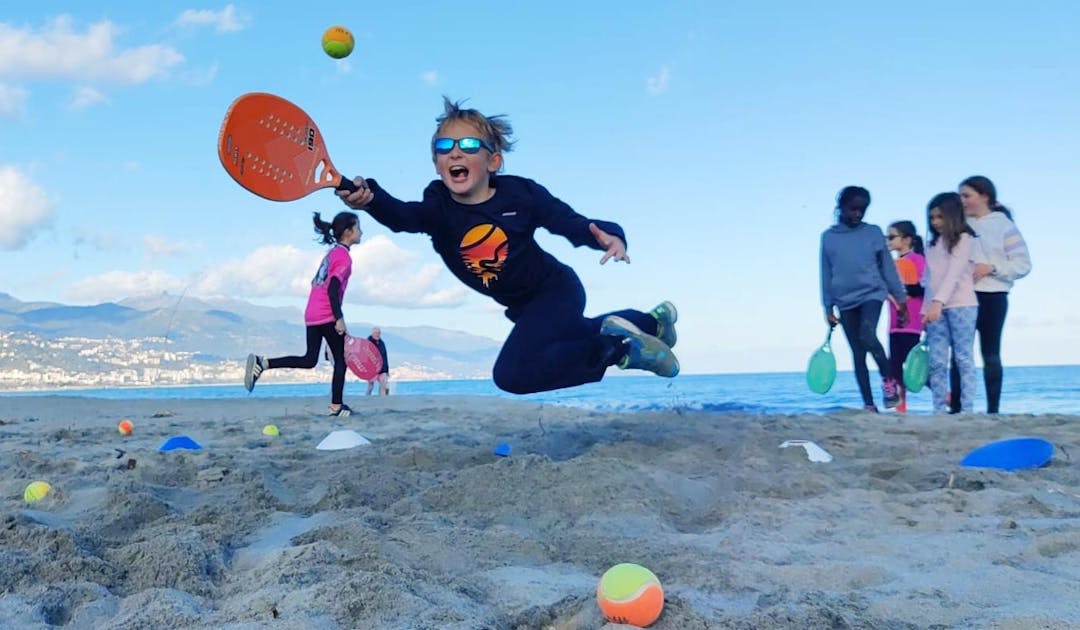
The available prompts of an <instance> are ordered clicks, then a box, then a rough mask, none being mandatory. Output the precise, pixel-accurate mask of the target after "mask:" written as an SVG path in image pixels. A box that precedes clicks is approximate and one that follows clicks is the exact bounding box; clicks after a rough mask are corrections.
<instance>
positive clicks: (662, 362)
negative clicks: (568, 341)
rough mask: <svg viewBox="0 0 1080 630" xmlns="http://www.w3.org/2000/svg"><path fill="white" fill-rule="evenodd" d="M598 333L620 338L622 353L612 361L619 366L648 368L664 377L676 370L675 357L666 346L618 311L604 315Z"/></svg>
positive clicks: (677, 365) (677, 363) (624, 367)
mask: <svg viewBox="0 0 1080 630" xmlns="http://www.w3.org/2000/svg"><path fill="white" fill-rule="evenodd" d="M600 334H602V335H612V336H615V337H622V338H623V344H624V345H625V346H626V354H625V355H623V357H622V359H621V360H620V361H619V362H618V363H617V364H616V365H618V366H619V368H620V369H623V370H628V369H635V370H648V371H650V372H652V373H653V374H656V375H657V376H664V377H667V378H672V377H674V376H676V375H677V374H678V373H679V360H678V359H677V358H676V357H675V353H674V352H672V351H671V347H670V346H668V345H667V344H666V343H664V342H663V341H661V340H660V339H659V338H657V337H654V336H652V335H650V334H647V333H644V332H642V331H641V329H640V328H638V327H637V326H635V325H634V324H633V323H632V322H630V321H628V320H626V319H624V318H622V317H619V316H618V315H609V316H607V317H605V318H604V322H603V323H602V324H601V325H600Z"/></svg>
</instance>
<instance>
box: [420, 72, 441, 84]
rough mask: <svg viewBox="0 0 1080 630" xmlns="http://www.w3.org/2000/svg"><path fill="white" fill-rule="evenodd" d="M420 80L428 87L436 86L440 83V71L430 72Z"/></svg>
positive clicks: (424, 74) (422, 75) (421, 76)
mask: <svg viewBox="0 0 1080 630" xmlns="http://www.w3.org/2000/svg"><path fill="white" fill-rule="evenodd" d="M420 80H421V81H423V82H424V83H426V84H428V85H436V84H438V82H439V71H438V70H428V71H427V72H425V73H423V74H421V75H420Z"/></svg>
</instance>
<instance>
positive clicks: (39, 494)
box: [23, 481, 52, 503]
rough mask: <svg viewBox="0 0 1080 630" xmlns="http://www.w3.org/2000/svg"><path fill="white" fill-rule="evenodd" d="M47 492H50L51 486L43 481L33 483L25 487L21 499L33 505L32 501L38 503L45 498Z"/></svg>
mask: <svg viewBox="0 0 1080 630" xmlns="http://www.w3.org/2000/svg"><path fill="white" fill-rule="evenodd" d="M49 490H52V486H50V485H49V484H48V483H46V482H44V481H35V482H33V483H31V484H30V485H28V486H26V490H24V491H23V499H25V500H26V502H27V503H33V502H34V501H40V500H42V499H44V498H45V495H46V494H49Z"/></svg>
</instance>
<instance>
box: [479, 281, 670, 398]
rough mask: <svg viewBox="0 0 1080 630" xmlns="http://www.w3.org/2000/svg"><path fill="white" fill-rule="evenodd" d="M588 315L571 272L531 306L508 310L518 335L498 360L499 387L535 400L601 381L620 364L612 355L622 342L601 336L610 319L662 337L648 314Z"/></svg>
mask: <svg viewBox="0 0 1080 630" xmlns="http://www.w3.org/2000/svg"><path fill="white" fill-rule="evenodd" d="M584 313H585V289H584V287H582V286H581V281H580V280H578V277H577V275H576V274H575V273H574V272H573V271H572V270H570V269H569V268H566V269H565V270H564V271H563V272H562V273H560V274H558V275H557V276H556V277H553V278H551V279H550V280H548V281H547V282H546V283H545V284H544V286H543V287H541V288H540V290H539V291H537V292H536V293H535V294H534V295H532V296H531V297H530V299H529V301H528V302H526V303H525V304H522V305H520V306H515V307H512V308H508V309H506V316H507V317H508V318H509V319H510V321H512V322H514V329H513V330H511V331H510V335H509V336H508V337H507V338H506V342H505V343H503V347H502V350H500V351H499V357H498V358H497V359H495V367H494V368H493V369H492V378H493V380H494V381H495V385H496V386H497V387H498V388H499V389H501V390H503V391H506V392H510V393H511V394H532V393H535V392H544V391H550V390H553V389H562V388H564V387H573V386H575V385H582V384H584V383H595V382H596V381H599V380H600V379H602V378H603V377H604V372H605V370H607V368H608V366H609V365H611V364H612V362H613V357H614V358H618V357H617V356H615V354H613V352H612V351H613V349H614V348H615V347H617V345H618V343H619V342H618V340H616V339H615V338H614V337H609V336H607V335H601V334H600V324H601V323H602V322H603V321H604V318H605V317H607V316H608V315H618V316H620V317H624V318H626V319H628V320H630V321H631V322H632V323H633V324H634V325H635V326H637V327H638V328H640V329H641V330H642V331H643V332H646V333H648V334H650V335H655V334H656V328H657V321H656V318H655V317H653V316H652V315H650V314H648V313H642V312H641V311H634V310H624V311H615V312H614V313H606V314H604V315H600V316H598V317H591V318H590V317H585V315H584Z"/></svg>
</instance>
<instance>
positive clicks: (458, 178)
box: [446, 166, 469, 182]
mask: <svg viewBox="0 0 1080 630" xmlns="http://www.w3.org/2000/svg"><path fill="white" fill-rule="evenodd" d="M446 172H447V173H449V174H450V179H451V180H452V181H455V182H463V181H465V180H466V179H468V177H469V169H467V168H465V167H464V166H451V167H450V168H448V169H447V170H446Z"/></svg>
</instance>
